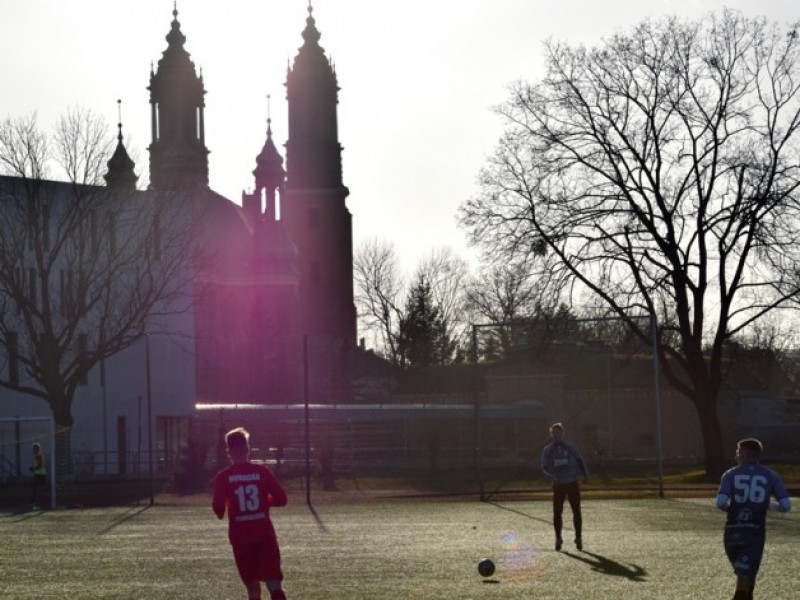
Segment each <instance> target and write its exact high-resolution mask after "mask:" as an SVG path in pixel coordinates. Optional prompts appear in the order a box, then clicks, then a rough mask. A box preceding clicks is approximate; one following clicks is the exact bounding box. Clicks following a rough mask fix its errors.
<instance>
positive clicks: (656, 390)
mask: <svg viewBox="0 0 800 600" xmlns="http://www.w3.org/2000/svg"><path fill="white" fill-rule="evenodd" d="M650 335H651V336H652V344H653V395H654V396H655V403H656V407H655V408H656V446H657V451H658V497H659V498H663V497H664V452H663V449H662V445H661V386H660V384H659V372H658V321H657V319H656V313H655V310H654V311H653V312H652V313H650Z"/></svg>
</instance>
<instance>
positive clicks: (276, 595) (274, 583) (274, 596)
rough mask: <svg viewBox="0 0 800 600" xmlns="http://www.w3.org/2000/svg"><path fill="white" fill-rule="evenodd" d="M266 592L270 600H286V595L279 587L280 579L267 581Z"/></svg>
mask: <svg viewBox="0 0 800 600" xmlns="http://www.w3.org/2000/svg"><path fill="white" fill-rule="evenodd" d="M267 590H268V591H269V598H270V600H286V594H285V593H284V591H283V588H282V587H281V580H280V579H268V580H267Z"/></svg>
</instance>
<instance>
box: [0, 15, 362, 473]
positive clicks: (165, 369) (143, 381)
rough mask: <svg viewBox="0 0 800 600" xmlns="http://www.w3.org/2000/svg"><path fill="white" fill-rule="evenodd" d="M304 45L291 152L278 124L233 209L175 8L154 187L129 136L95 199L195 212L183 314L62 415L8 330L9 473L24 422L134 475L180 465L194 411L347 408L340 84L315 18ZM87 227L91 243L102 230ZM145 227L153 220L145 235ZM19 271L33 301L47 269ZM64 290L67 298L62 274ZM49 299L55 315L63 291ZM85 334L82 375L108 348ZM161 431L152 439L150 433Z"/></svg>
mask: <svg viewBox="0 0 800 600" xmlns="http://www.w3.org/2000/svg"><path fill="white" fill-rule="evenodd" d="M302 40H303V41H302V45H301V47H300V48H299V50H298V53H297V55H296V56H295V58H294V60H293V62H292V63H291V64H290V65H289V67H288V70H287V75H286V82H285V86H286V94H287V100H288V128H287V132H288V133H287V140H286V143H285V154H284V156H282V155H281V152H280V151H279V150H278V147H277V146H276V144H275V141H274V139H273V134H272V123H271V121H270V120H269V119H268V121H267V130H266V136H265V140H264V144H263V147H262V148H261V150H260V152H258V148H254V153H253V154H254V158H255V160H254V164H255V169H254V170H253V181H252V182H250V183H248V182H243V184H244V185H243V187H244V186H246V187H247V188H248V190H247V191H246V192H243V193H242V197H241V203H239V202H234V201H233V200H231V199H228V198H225V197H223V196H222V195H221V194H218V193H216V192H215V191H214V190H212V189H211V188H210V187H209V168H210V165H209V152H210V150H209V148H208V147H207V146H206V142H205V126H204V111H205V94H206V89H205V82H204V80H203V76H202V72H201V73H199V74H198V72H197V70H196V69H195V65H194V63H193V62H192V59H191V56H190V54H189V52H188V51H187V49H186V47H185V45H186V36H185V35H184V33H183V31H182V30H181V25H180V22H179V21H178V11H177V7H176V8H175V10H173V20H172V22H171V25H170V29H169V32H168V33H167V36H166V41H167V48H166V50H164V52H163V55H162V57H161V59H160V60H159V61H158V63H157V65H153V66H152V67H151V72H150V79H149V86H148V90H149V92H150V117H151V141H150V144H149V146H148V152H149V163H150V164H149V174H150V178H149V179H150V183H149V186H148V188H147V189H137V181H138V175H137V165H135V164H134V163H133V161H132V160H131V158H130V157H129V155H128V152H127V150H126V148H125V145H124V143H123V137H122V125H121V124H120V125H119V135H118V137H117V140H118V141H117V146H116V149H115V151H114V153H113V155H112V157H111V159H110V160H109V161H108V163H107V166H108V169H107V172H106V173H105V183H106V185H105V186H99V187H98V188H97V190H98V192H96V193H97V194H101V195H103V197H104V198H106V200H107V201H109V202H111V203H117V204H120V203H122V204H127V205H128V206H129V207H130V206H139V205H141V206H144V205H148V203H149V205H152V204H154V203H156V204H157V203H158V202H160V201H161V200H163V199H169V200H170V202H172V203H173V204H171V206H173V205H176V204H177V205H178V206H180V207H181V211H183V212H184V213H185V214H187V215H191V219H190V220H189V221H185V222H190V223H191V231H190V237H191V238H192V250H191V257H189V259H188V261H187V264H188V267H187V270H188V271H190V272H191V277H187V278H186V280H185V281H186V282H187V285H186V286H184V287H186V288H188V289H187V290H185V294H184V295H185V296H186V297H188V298H189V301H188V302H187V304H186V309H185V310H182V311H180V312H177V311H176V312H174V313H173V314H171V315H168V316H166V317H165V316H164V315H160V317H159V315H156V316H153V315H151V316H150V317H148V319H147V322H146V323H145V324H144V329H143V330H137V331H135V332H133V333H132V334H131V335H133V336H134V338H133V343H129V344H127V345H125V346H122V347H121V348H120V350H119V351H118V352H116V353H114V354H113V355H107V356H106V358H105V359H104V360H103V361H102V362H101V363H100V364H99V366H96V367H92V368H91V369H88V370H87V371H86V372H85V373H83V374H82V375H81V377H80V383H78V384H77V387H76V388H75V391H74V394H73V401H72V403H71V405H65V406H68V414H63V415H58V414H55V413H56V412H57V411H56V408H55V404H53V403H52V402H50V401H49V400H48V397H47V395H46V394H45V393H44V392H43V393H42V394H37V395H38V397H37V395H31V394H30V393H24V390H23V389H22V388H23V387H24V386H25V385H27V384H26V382H25V381H21V382H20V380H21V378H23V377H25V376H26V371H25V367H24V365H23V364H22V363H21V361H20V354H19V352H18V350H17V347H18V346H17V345H18V344H22V343H23V342H22V341H19V342H17V339H18V337H20V336H21V335H22V334H20V336H17V333H15V332H11V333H9V336H6V337H8V340H9V341H8V343H6V352H5V353H4V354H5V356H4V357H2V363H3V366H2V368H3V369H4V370H5V371H7V373H6V375H5V376H7V382H8V383H9V384H10V385H4V386H0V430H2V431H0V433H1V434H2V438H3V439H4V440H9V439H10V440H12V441H11V442H10V443H5V442H4V445H2V456H0V459H2V460H0V462H3V461H4V462H5V463H8V461H9V460H11V462H12V463H13V462H16V463H19V462H20V458H19V455H20V447H21V445H22V442H24V440H25V439H27V438H26V435H27V434H26V433H25V431H24V430H21V429H20V425H19V423H16V424H15V423H12V422H11V421H12V420H14V419H20V418H22V419H29V420H35V419H43V418H46V417H50V416H53V417H54V418H55V423H56V428H62V429H63V428H68V429H69V430H70V432H71V440H72V441H71V448H72V451H71V452H72V456H73V461H74V462H75V463H76V472H77V473H86V474H113V473H136V472H138V471H139V469H141V465H142V464H146V462H144V463H143V461H145V458H144V457H145V455H148V454H151V452H150V451H149V450H147V449H146V445H147V444H150V443H153V444H154V448H153V452H154V453H155V454H156V455H157V456H158V457H159V458H158V460H159V461H166V465H165V466H166V467H168V466H169V462H170V460H177V459H178V458H179V456H180V451H181V448H182V445H184V444H185V443H186V441H187V435H188V431H189V429H190V422H191V420H192V419H193V418H194V416H195V414H196V407H197V406H198V405H239V406H241V405H253V404H255V405H268V404H274V405H291V404H298V403H302V402H303V401H304V400H306V399H308V400H310V401H311V402H313V403H318V404H340V403H346V402H348V401H350V399H351V397H352V391H351V363H352V360H353V356H354V353H355V352H356V311H355V305H354V302H353V265H352V258H353V257H352V218H351V214H350V212H349V210H348V208H347V205H346V199H347V196H348V193H349V191H348V189H347V187H346V186H345V185H344V183H343V181H342V147H341V145H340V143H339V134H338V123H337V103H338V92H339V87H338V82H337V76H336V72H335V69H334V68H333V66H332V63H331V62H330V61H329V59H328V58H327V57H326V55H325V52H324V49H323V48H322V47H321V46H320V45H319V40H320V32H319V30H318V29H317V27H316V23H315V19H314V17H313V9H312V8H311V6H309V8H308V17H307V19H306V24H305V29H303V31H302ZM254 125H255V124H254ZM139 168H140V167H139ZM26 181H27V180H25V179H24V178H19V177H17V178H16V179H15V178H14V177H9V176H3V177H0V191H3V190H6V192H4V193H6V195H7V196H8V197H9V198H10V196H9V195H8V190H13V189H15V188H18V187H20V186H21V185H22V184H23V183H25V182H26ZM44 184H47V186H45V185H44ZM88 187H93V186H88ZM42 189H43V190H44V189H47V190H49V192H48V193H50V194H51V198H50V200H48V202H49V203H51V204H52V203H53V202H54V201H56V202H57V201H58V199H59V198H66V197H68V195H69V194H70V193H71V192H70V190H74V189H76V186H70V184H69V183H65V182H47V181H42ZM176 201H177V203H176ZM53 206H56V207H57V204H53ZM54 210H57V208H56V209H54ZM51 216H52V215H51ZM51 222H52V220H51ZM86 226H87V227H89V228H90V229H92V231H94V229H93V228H94V226H95V224H94V223H91V226H89V225H88V224H87V225H86ZM137 227H142V225H141V223H139V224H136V223H135V222H134V225H133V228H134V229H135V228H137ZM45 229H46V226H45ZM111 229H112V230H113V229H114V227H111ZM184 233H185V232H184ZM159 235H161V236H165V235H171V234H170V233H169V232H159ZM45 237H46V232H45ZM22 252H23V253H24V249H23V251H22ZM14 260H17V261H18V262H24V261H26V260H29V257H28V258H26V257H25V256H24V255H23V254H21V255H20V257H19V258H15V259H14ZM90 260H92V259H90ZM79 269H81V268H80V267H79ZM18 273H20V275H21V276H26V274H27V273H30V281H27V280H26V281H22V280H20V284H19V288H20V289H22V290H30V291H31V293H32V294H33V293H34V292H35V291H36V288H34V287H30V285H34V284H33V283H31V282H32V281H34V276H37V272H36V269H35V268H33V267H31V268H27V267H25V268H20V269H19V270H18ZM80 273H82V271H80ZM80 273H79V274H80ZM48 277H49V275H48ZM60 277H61V280H60V281H61V283H60V285H61V295H62V300H61V309H56V310H60V311H64V310H68V309H69V306H66V307H65V305H64V299H63V298H64V294H65V292H64V290H68V292H71V290H73V289H74V285H73V283H72V280H71V279H70V278H71V277H72V275H71V271H70V273H68V274H67V275H65V271H64V269H63V268H62V269H61V275H60ZM53 278H54V279H55V280H56V285H54V288H56V289H57V287H58V285H57V284H58V278H59V275H58V273H57V272H55V273H54V274H53ZM29 284H30V285H29ZM132 293H134V294H135V293H136V290H135V289H134V290H133V292H132ZM52 302H53V303H54V305H56V306H57V305H58V298H57V294H56V298H55V299H54V300H53V301H52ZM159 318H160V321H159V323H158V327H155V326H153V323H154V321H155V320H158V319H159ZM82 327H83V328H84V329H86V331H83V332H81V334H80V335H79V336H78V342H79V344H78V346H80V347H79V348H76V349H75V352H76V353H77V354H76V356H77V359H76V362H75V363H74V364H75V365H77V368H78V369H80V368H81V367H80V356H81V353H86V352H89V351H91V349H92V347H93V344H95V340H96V338H97V337H98V336H99V337H100V338H102V335H103V334H102V332H100V333H98V331H94V329H95V327H94V325H92V324H89V323H84V324H83V325H82ZM143 333H144V335H142V334H143ZM12 335H13V336H14V337H13V340H12V338H11V337H10V336H12ZM34 335H38V334H34ZM20 340H21V337H20ZM101 341H102V340H101ZM12 342H13V343H12ZM20 347H21V346H20ZM48 403H49V404H50V406H48ZM151 411H152V412H151ZM31 422H33V421H31ZM15 427H16V430H15V429H14V428H15ZM150 427H152V428H153V434H152V437H151V436H149V435H148V434H147V433H146V432H147V431H148V430H149V429H150ZM45 443H47V442H46V440H45ZM12 447H13V451H12V450H9V448H12ZM6 450H8V452H6ZM9 453H10V454H9ZM14 454H16V458H14ZM9 457H12V458H11V459H10V458H9ZM8 464H10V463H8ZM16 468H17V470H19V469H20V465H19V464H17V467H16Z"/></svg>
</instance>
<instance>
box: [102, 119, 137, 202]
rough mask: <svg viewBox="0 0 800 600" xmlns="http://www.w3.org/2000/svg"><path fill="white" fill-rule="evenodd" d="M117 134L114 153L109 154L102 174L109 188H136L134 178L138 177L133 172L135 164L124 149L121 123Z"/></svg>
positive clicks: (128, 189)
mask: <svg viewBox="0 0 800 600" xmlns="http://www.w3.org/2000/svg"><path fill="white" fill-rule="evenodd" d="M117 127H118V128H119V134H118V135H117V147H116V149H115V150H114V154H113V155H112V156H111V158H110V159H109V161H108V162H107V163H106V164H107V165H108V171H107V172H106V174H105V175H104V176H103V177H104V179H105V180H106V184H107V185H108V187H109V188H114V189H118V190H126V191H133V190H135V189H136V180H137V179H139V177H138V176H137V175H136V173H135V172H134V167H135V166H136V164H135V163H134V162H133V160H132V159H131V157H130V156H128V151H127V150H126V149H125V144H124V143H123V141H122V123H118V124H117Z"/></svg>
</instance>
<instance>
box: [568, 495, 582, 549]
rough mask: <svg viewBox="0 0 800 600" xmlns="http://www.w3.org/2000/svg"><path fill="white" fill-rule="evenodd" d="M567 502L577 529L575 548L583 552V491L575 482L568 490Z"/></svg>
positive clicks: (573, 523)
mask: <svg viewBox="0 0 800 600" xmlns="http://www.w3.org/2000/svg"><path fill="white" fill-rule="evenodd" d="M567 500H569V507H570V508H571V509H572V526H573V527H574V528H575V546H576V547H577V548H578V550H583V516H582V515H581V490H580V487H578V482H577V481H574V482H572V483H570V484H569V487H568V488H567Z"/></svg>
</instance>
